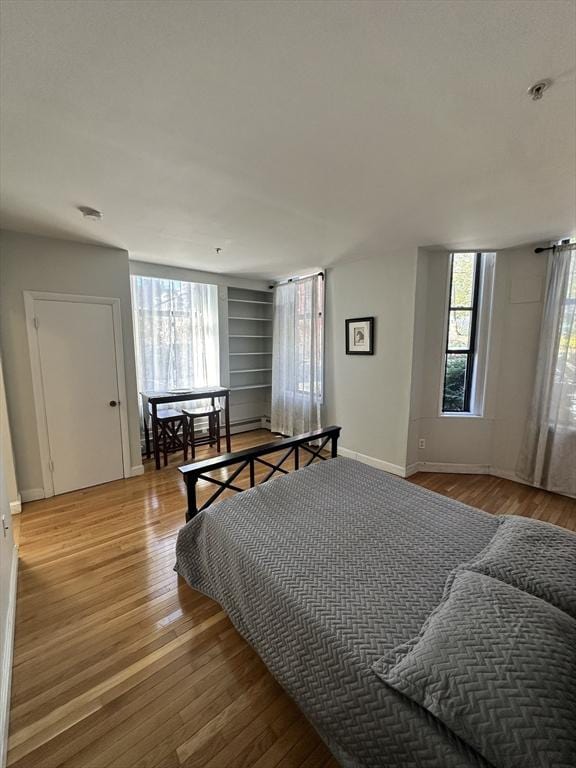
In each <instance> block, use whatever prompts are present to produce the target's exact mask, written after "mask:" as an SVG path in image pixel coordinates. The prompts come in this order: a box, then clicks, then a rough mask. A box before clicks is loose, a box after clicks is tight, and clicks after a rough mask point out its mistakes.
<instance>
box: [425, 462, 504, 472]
mask: <svg viewBox="0 0 576 768" xmlns="http://www.w3.org/2000/svg"><path fill="white" fill-rule="evenodd" d="M491 470H492V467H491V466H490V465H489V464H450V463H449V462H445V463H444V462H437V461H421V462H419V464H418V472H438V473H447V474H454V475H490V474H492V473H491Z"/></svg>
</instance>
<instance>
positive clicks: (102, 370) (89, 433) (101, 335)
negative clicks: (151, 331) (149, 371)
mask: <svg viewBox="0 0 576 768" xmlns="http://www.w3.org/2000/svg"><path fill="white" fill-rule="evenodd" d="M34 316H35V321H34V324H35V326H36V330H37V339H38V352H39V360H40V375H41V386H42V390H43V400H44V408H45V412H46V428H47V433H48V444H49V451H50V469H51V472H52V480H53V486H54V493H56V494H58V493H66V492H67V491H73V490H75V489H76V488H86V487H88V486H90V485H98V484H99V483H107V482H109V481H110V480H118V479H119V478H121V477H124V465H123V460H122V429H121V424H120V407H119V403H118V399H119V398H118V376H117V369H116V349H115V341H114V319H113V309H112V306H111V305H110V304H97V303H88V302H86V303H84V302H79V301H52V300H43V299H35V301H34Z"/></svg>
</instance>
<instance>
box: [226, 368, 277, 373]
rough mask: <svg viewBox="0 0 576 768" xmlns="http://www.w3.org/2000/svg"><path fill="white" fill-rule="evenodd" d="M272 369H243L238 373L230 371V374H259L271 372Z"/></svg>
mask: <svg viewBox="0 0 576 768" xmlns="http://www.w3.org/2000/svg"><path fill="white" fill-rule="evenodd" d="M271 370H272V368H241V369H239V370H237V371H230V373H259V372H260V371H271Z"/></svg>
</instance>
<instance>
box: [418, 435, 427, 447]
mask: <svg viewBox="0 0 576 768" xmlns="http://www.w3.org/2000/svg"><path fill="white" fill-rule="evenodd" d="M418 448H426V440H424V438H423V437H421V438H420V440H418Z"/></svg>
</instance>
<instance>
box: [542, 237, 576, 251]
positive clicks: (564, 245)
mask: <svg viewBox="0 0 576 768" xmlns="http://www.w3.org/2000/svg"><path fill="white" fill-rule="evenodd" d="M570 248H576V243H571V242H570V241H569V240H567V241H566V242H565V243H557V244H555V245H549V246H548V247H547V248H534V253H544V251H555V250H556V249H559V250H560V249H562V250H564V249H566V250H569V249H570Z"/></svg>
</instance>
